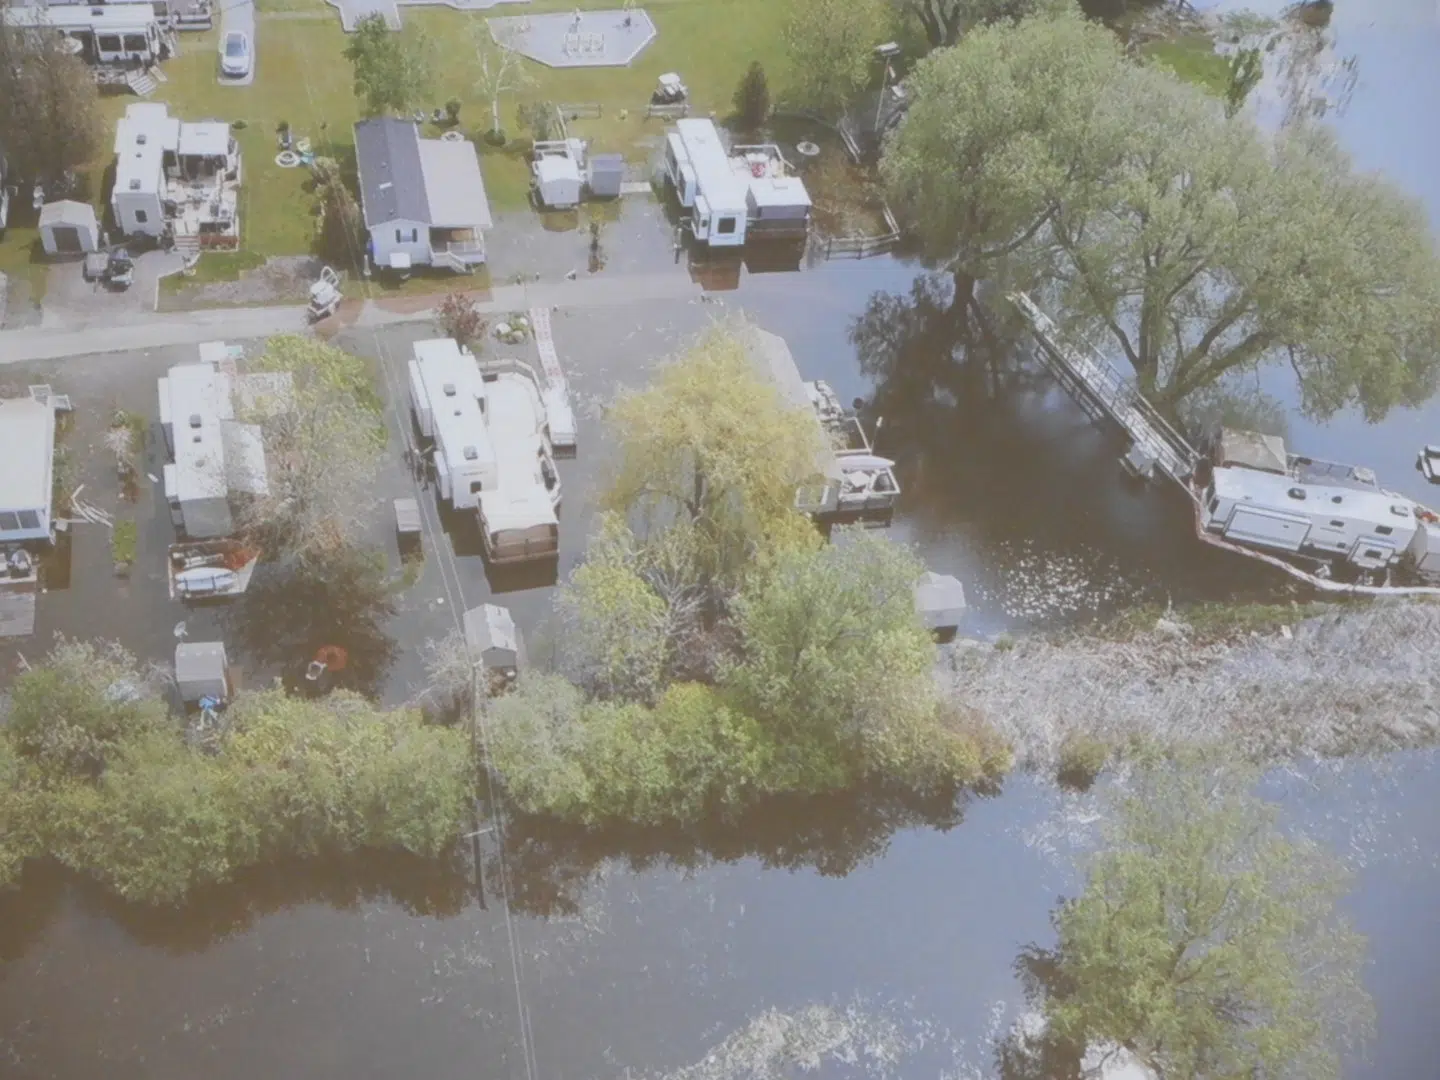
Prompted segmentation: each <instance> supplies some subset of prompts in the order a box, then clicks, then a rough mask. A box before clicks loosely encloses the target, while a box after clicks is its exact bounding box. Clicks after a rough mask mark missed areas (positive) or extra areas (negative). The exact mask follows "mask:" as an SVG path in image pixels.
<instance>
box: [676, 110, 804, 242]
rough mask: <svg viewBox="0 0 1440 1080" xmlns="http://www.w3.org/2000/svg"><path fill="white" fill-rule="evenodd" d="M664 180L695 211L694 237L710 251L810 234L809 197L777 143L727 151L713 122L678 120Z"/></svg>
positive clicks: (741, 147)
mask: <svg viewBox="0 0 1440 1080" xmlns="http://www.w3.org/2000/svg"><path fill="white" fill-rule="evenodd" d="M665 175H666V178H667V179H668V180H669V181H670V183H671V185H672V186H673V187H674V188H675V196H676V198H677V199H678V200H679V201H680V205H681V207H682V208H684V209H686V210H689V211H690V221H689V226H690V231H691V232H692V233H693V234H694V236H695V239H696V240H699V241H701V242H702V243H705V244H708V245H709V246H710V247H740V246H741V245H743V244H744V243H745V242H746V240H747V239H754V238H756V237H760V236H764V237H770V238H775V239H778V238H782V237H804V236H806V235H808V233H809V230H810V210H811V200H810V194H809V192H807V191H806V190H805V183H804V181H803V180H801V179H800V178H799V177H798V176H794V175H793V174H792V173H791V171H790V167H789V165H788V163H787V162H786V161H785V157H784V155H783V154H781V152H780V148H779V147H778V146H776V145H774V144H773V143H766V144H762V145H755V146H737V147H734V148H733V149H727V148H726V146H725V143H724V141H723V139H722V138H721V135H720V129H719V128H717V127H716V126H715V122H714V121H713V120H690V119H687V120H677V121H676V122H675V130H674V131H672V132H671V133H670V134H669V135H667V136H666V138H665ZM752 234H753V235H752Z"/></svg>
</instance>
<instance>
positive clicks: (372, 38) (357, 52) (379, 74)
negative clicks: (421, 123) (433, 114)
mask: <svg viewBox="0 0 1440 1080" xmlns="http://www.w3.org/2000/svg"><path fill="white" fill-rule="evenodd" d="M345 59H347V60H349V61H350V64H351V66H352V67H353V68H354V71H355V97H356V98H357V99H359V101H360V103H361V106H362V107H363V108H364V110H365V114H366V115H367V116H386V115H391V114H399V115H401V116H406V115H409V114H410V113H412V112H413V111H414V110H416V109H418V108H423V107H424V105H425V97H426V95H427V94H429V93H430V86H431V73H432V72H433V71H434V62H435V50H434V49H433V48H432V47H431V43H430V40H429V39H428V38H427V37H425V35H424V34H423V33H421V32H420V31H419V30H409V29H407V30H403V31H399V32H396V31H392V30H391V29H390V28H389V27H388V26H387V25H386V24H385V17H384V16H383V15H380V14H374V15H366V16H365V17H364V18H363V19H361V20H360V21H359V22H358V23H356V24H355V31H354V33H352V34H350V35H349V40H348V41H347V42H346V44H345Z"/></svg>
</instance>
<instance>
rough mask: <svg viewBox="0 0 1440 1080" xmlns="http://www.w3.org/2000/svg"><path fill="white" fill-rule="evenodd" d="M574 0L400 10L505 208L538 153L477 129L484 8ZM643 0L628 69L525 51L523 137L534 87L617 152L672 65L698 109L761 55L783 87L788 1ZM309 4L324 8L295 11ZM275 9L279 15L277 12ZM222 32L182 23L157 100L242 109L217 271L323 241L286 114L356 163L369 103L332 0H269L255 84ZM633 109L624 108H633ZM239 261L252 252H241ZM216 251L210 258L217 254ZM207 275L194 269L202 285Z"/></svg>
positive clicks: (635, 156) (27, 251)
mask: <svg viewBox="0 0 1440 1080" xmlns="http://www.w3.org/2000/svg"><path fill="white" fill-rule="evenodd" d="M576 5H577V0H535V2H534V3H530V4H526V5H524V10H523V12H522V11H521V9H519V8H516V9H514V10H513V11H512V10H510V9H508V8H505V7H503V6H502V7H500V8H496V9H493V10H492V12H487V13H469V12H459V11H453V10H450V9H448V8H414V7H407V8H405V9H404V10H403V14H402V18H403V19H404V22H405V25H406V27H408V28H410V29H411V30H412V31H413V30H415V29H419V30H422V31H423V32H424V33H425V34H426V35H428V36H429V37H430V38H431V40H432V41H433V42H434V44H435V50H436V59H435V65H434V67H435V73H436V74H435V80H434V86H433V94H432V97H433V106H437V107H438V106H439V105H441V104H442V103H443V102H445V101H446V100H448V99H449V98H452V97H454V98H459V99H460V100H461V102H462V103H463V105H462V108H461V112H460V120H461V128H462V130H463V131H464V132H465V133H466V134H467V135H469V136H471V137H472V138H474V139H475V140H476V143H477V146H478V147H479V149H480V151H481V154H482V164H481V168H482V171H483V173H484V176H485V184H486V188H487V191H488V193H489V196H490V202H491V205H492V207H493V208H494V209H495V210H497V211H504V210H513V209H517V208H520V207H523V206H524V205H525V204H526V199H527V196H528V191H529V175H530V174H529V162H528V158H527V156H526V153H525V144H524V143H523V141H522V142H521V143H520V144H519V145H518V146H506V147H499V148H497V147H492V146H489V145H487V144H486V143H485V142H484V141H483V140H482V139H480V138H479V135H480V133H481V132H483V131H485V130H486V129H488V128H489V126H490V107H489V103H488V102H484V101H481V100H480V99H479V97H478V96H477V94H476V92H475V88H474V79H475V76H474V71H475V67H476V62H475V47H474V34H475V33H477V32H481V31H483V28H484V18H485V16H486V15H487V14H498V15H506V14H522V13H523V14H529V15H532V16H533V15H535V14H537V13H540V12H545V11H567V12H568V11H571V10H573V9H574V8H575V7H576ZM578 6H579V7H581V8H584V9H592V8H593V9H605V8H619V7H620V6H621V5H620V0H578ZM643 6H644V8H645V10H646V11H648V12H649V13H650V16H651V18H653V19H654V21H655V25H656V27H657V28H658V30H659V34H658V36H657V37H656V39H655V41H653V42H652V43H651V44H650V46H649V47H648V48H647V49H646V50H645V51H644V52H643V53H641V54H640V56H639V57H638V58H637V59H636V60H635V62H634V63H633V64H632V65H631V66H629V67H625V68H590V69H579V70H570V71H559V70H554V69H551V68H547V67H545V66H543V65H540V64H535V63H532V62H530V61H525V62H524V66H525V70H526V72H527V74H528V76H529V78H530V85H529V86H527V87H526V88H525V89H524V90H522V91H520V92H518V93H515V94H510V95H507V96H506V97H505V98H503V99H502V100H501V103H500V107H501V121H502V124H503V125H504V127H505V128H506V130H507V132H509V133H510V134H511V135H512V136H516V135H520V134H521V133H520V132H518V131H516V123H515V112H516V107H517V106H518V105H519V104H520V103H521V102H522V101H525V100H545V101H551V102H554V103H557V104H559V103H582V102H584V103H588V102H596V103H599V104H600V105H601V106H602V107H603V109H604V114H603V116H602V117H601V118H600V119H598V120H582V121H577V122H576V123H574V124H573V125H572V128H571V131H572V134H575V135H579V136H581V137H584V138H588V139H590V140H592V145H593V147H594V148H595V150H597V151H599V152H607V151H608V152H620V153H624V154H626V156H627V157H630V158H631V159H632V160H645V159H646V158H647V157H648V156H649V153H650V147H651V146H652V145H653V144H654V142H655V141H656V140H657V139H658V137H659V136H660V135H661V134H662V133H663V132H664V130H665V124H664V122H663V121H660V120H649V121H647V120H645V118H644V116H645V105H646V104H647V103H648V102H649V100H650V92H651V90H652V89H654V86H655V81H656V79H657V78H658V76H659V75H660V74H661V73H662V72H666V71H678V72H680V73H681V75H682V76H683V77H684V79H685V81H686V83H687V85H688V86H689V88H690V93H691V99H692V102H693V104H694V106H695V108H696V109H697V111H699V112H701V113H702V114H703V113H706V112H709V111H712V110H713V111H715V112H717V113H718V114H720V115H722V116H723V115H725V114H727V113H728V112H729V111H730V98H731V95H732V94H733V93H734V89H735V86H736V84H737V83H738V82H739V81H740V77H741V75H742V74H744V71H745V69H746V67H748V66H749V64H750V62H751V60H759V61H761V63H763V64H764V65H765V68H766V71H767V72H768V73H769V74H770V77H771V88H772V93H775V94H778V92H779V90H780V89H781V87H782V85H783V79H784V63H785V50H784V45H783V42H782V40H781V34H780V28H781V24H782V23H783V20H784V18H785V15H786V12H787V9H788V4H787V2H786V0H649V2H647V3H645V4H644V5H643ZM294 12H305V13H310V14H313V15H314V16H315V18H293V17H286V15H287V14H288V13H294ZM267 13H268V14H272V15H274V17H270V18H267ZM218 37H219V31H218V29H217V30H212V31H210V32H207V33H203V34H197V33H185V34H181V35H180V49H181V55H180V56H179V57H177V58H176V59H174V60H171V61H170V62H169V63H167V64H166V65H165V74H166V76H167V78H168V81H167V82H165V83H163V84H162V85H161V86H160V88H159V90H157V91H156V93H155V95H154V98H153V100H156V101H163V102H165V103H167V104H168V105H169V106H170V110H171V112H172V113H173V114H175V115H177V116H179V117H181V118H182V119H185V120H205V119H221V120H227V121H231V122H234V121H237V120H241V121H244V127H243V128H240V129H239V130H237V131H236V137H237V139H238V140H239V142H240V146H241V150H242V153H243V155H244V182H243V184H242V187H241V195H240V200H241V201H240V227H241V246H242V250H243V253H245V254H244V255H242V256H240V257H235V256H232V257H230V258H229V259H226V258H224V257H223V256H217V255H215V254H209V255H206V256H205V257H204V258H203V259H202V260H201V264H202V266H201V268H200V271H199V272H200V273H203V274H204V275H205V276H206V277H207V278H210V277H213V278H214V280H226V279H229V278H233V277H234V276H235V275H236V274H237V273H238V272H240V270H242V269H246V268H248V266H249V265H251V263H250V262H249V261H248V259H247V256H249V257H263V256H270V255H300V254H305V253H307V252H309V251H310V250H311V249H312V246H313V238H314V232H315V199H314V197H313V195H312V194H311V193H310V191H309V176H308V172H307V170H305V169H282V168H280V167H279V166H277V165H276V164H275V155H276V153H277V151H278V147H277V145H276V138H275V130H276V127H277V125H278V124H279V123H280V122H281V121H282V120H285V121H288V122H289V123H290V125H291V129H292V131H293V133H294V134H295V135H296V136H297V137H299V136H304V137H308V138H309V139H310V141H311V144H312V146H313V147H314V149H315V150H316V152H318V153H322V154H329V155H331V156H334V157H337V158H339V159H340V160H341V162H342V164H345V165H348V164H349V163H351V162H352V161H353V154H354V147H353V134H352V125H353V124H354V123H355V121H356V120H357V119H358V118H359V108H358V105H357V102H356V100H355V97H354V94H353V88H352V82H353V80H352V76H351V68H350V64H349V62H348V61H347V60H345V58H344V56H343V51H344V48H345V40H346V35H345V33H344V32H343V31H342V30H341V29H340V19H339V16H338V14H337V13H336V11H335V9H334V8H332V7H330V6H328V5H327V4H325V3H324V0H259V13H258V22H257V26H256V42H255V54H256V61H257V66H256V77H255V81H254V83H253V84H252V85H251V86H248V87H238V88H237V87H223V86H220V85H219V84H218V83H217V82H216V78H215V75H216V63H217V61H216V45H217V41H218ZM136 100H138V99H136V98H135V97H133V96H131V95H128V94H125V95H114V96H106V97H105V98H103V99H102V111H103V113H104V116H105V132H104V134H103V135H102V138H101V140H100V142H101V147H102V151H103V152H102V154H101V156H100V159H99V160H97V161H96V162H95V164H94V166H93V168H92V170H91V176H90V191H91V193H92V197H93V199H94V200H95V202H96V204H97V206H102V208H103V204H102V192H101V185H100V177H101V175H102V174H103V172H104V169H105V167H106V166H107V165H108V164H109V161H110V154H109V148H110V144H111V140H112V138H113V132H114V127H115V121H116V120H117V119H118V118H119V117H120V116H121V115H122V114H123V113H124V111H125V107H126V106H127V105H129V104H131V103H132V102H134V101H136ZM622 113H625V114H626V115H625V116H624V117H623V118H622ZM34 239H35V232H34V230H33V229H25V228H15V229H11V230H10V233H9V235H7V237H6V239H5V240H4V242H3V243H0V270H3V271H5V272H12V271H13V272H16V273H20V274H24V275H27V276H28V277H31V278H38V279H40V284H39V287H40V288H43V276H44V269H43V264H35V263H32V261H31V247H30V246H31V244H32V242H33V241H34ZM242 263H243V264H244V265H242ZM207 264H208V265H207ZM196 280H197V279H196V278H193V277H192V278H187V279H185V281H184V284H186V285H191V284H194V283H195V282H196Z"/></svg>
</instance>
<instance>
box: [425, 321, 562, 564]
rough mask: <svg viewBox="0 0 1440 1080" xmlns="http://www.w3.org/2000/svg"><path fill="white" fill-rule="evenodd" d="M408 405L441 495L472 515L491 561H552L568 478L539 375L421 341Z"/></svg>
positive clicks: (449, 344) (444, 341)
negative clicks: (559, 461) (560, 465)
mask: <svg viewBox="0 0 1440 1080" xmlns="http://www.w3.org/2000/svg"><path fill="white" fill-rule="evenodd" d="M409 370H410V404H411V409H412V410H413V413H414V419H415V426H416V428H417V430H418V432H419V434H420V437H421V439H422V440H423V441H424V442H426V443H428V444H430V449H429V451H428V452H429V454H430V456H431V460H432V462H433V468H434V475H435V482H436V486H437V487H438V489H439V492H440V497H441V498H442V499H444V500H445V501H446V502H447V503H449V504H450V506H451V507H452V508H453V509H454V510H456V511H459V512H462V513H470V514H474V515H475V517H476V520H477V523H478V526H479V528H480V533H481V539H482V542H483V544H484V548H485V553H486V556H487V558H489V560H490V561H491V562H492V563H497V564H499V563H516V562H527V561H532V560H539V559H554V558H556V557H558V555H559V550H560V543H559V540H560V523H559V518H558V515H557V510H558V508H559V505H560V494H561V493H560V474H559V471H558V470H557V469H556V467H555V459H554V451H553V449H552V448H551V445H550V438H549V435H548V433H547V429H546V419H545V408H544V403H543V400H542V397H541V391H540V385H539V380H538V378H537V377H536V376H535V375H534V373H533V372H530V371H529V370H528V369H527V368H526V366H525V365H523V364H521V363H519V362H518V361H500V362H497V363H494V364H489V365H486V368H485V369H484V370H482V369H481V366H480V364H479V362H478V361H477V360H476V359H475V357H474V355H473V354H472V353H471V352H470V351H469V350H468V349H462V348H461V347H460V346H459V345H457V344H456V343H455V342H454V341H452V340H450V339H448V338H439V339H433V340H429V341H418V342H416V343H415V345H414V348H413V358H412V359H411V361H410V366H409Z"/></svg>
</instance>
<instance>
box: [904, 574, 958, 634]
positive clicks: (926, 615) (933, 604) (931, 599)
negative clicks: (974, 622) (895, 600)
mask: <svg viewBox="0 0 1440 1080" xmlns="http://www.w3.org/2000/svg"><path fill="white" fill-rule="evenodd" d="M965 607H966V604H965V586H963V585H961V584H960V581H959V579H958V578H955V577H952V576H951V575H949V574H937V573H935V571H933V570H927V571H925V573H924V574H922V575H921V576H920V581H919V583H918V584H916V586H915V610H916V612H917V613H918V614H919V615H920V621H921V622H922V623H924V625H925V626H926V628H927V629H930V630H942V629H946V628H948V627H953V626H959V625H960V620H961V619H962V618H963V617H964V615H965Z"/></svg>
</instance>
